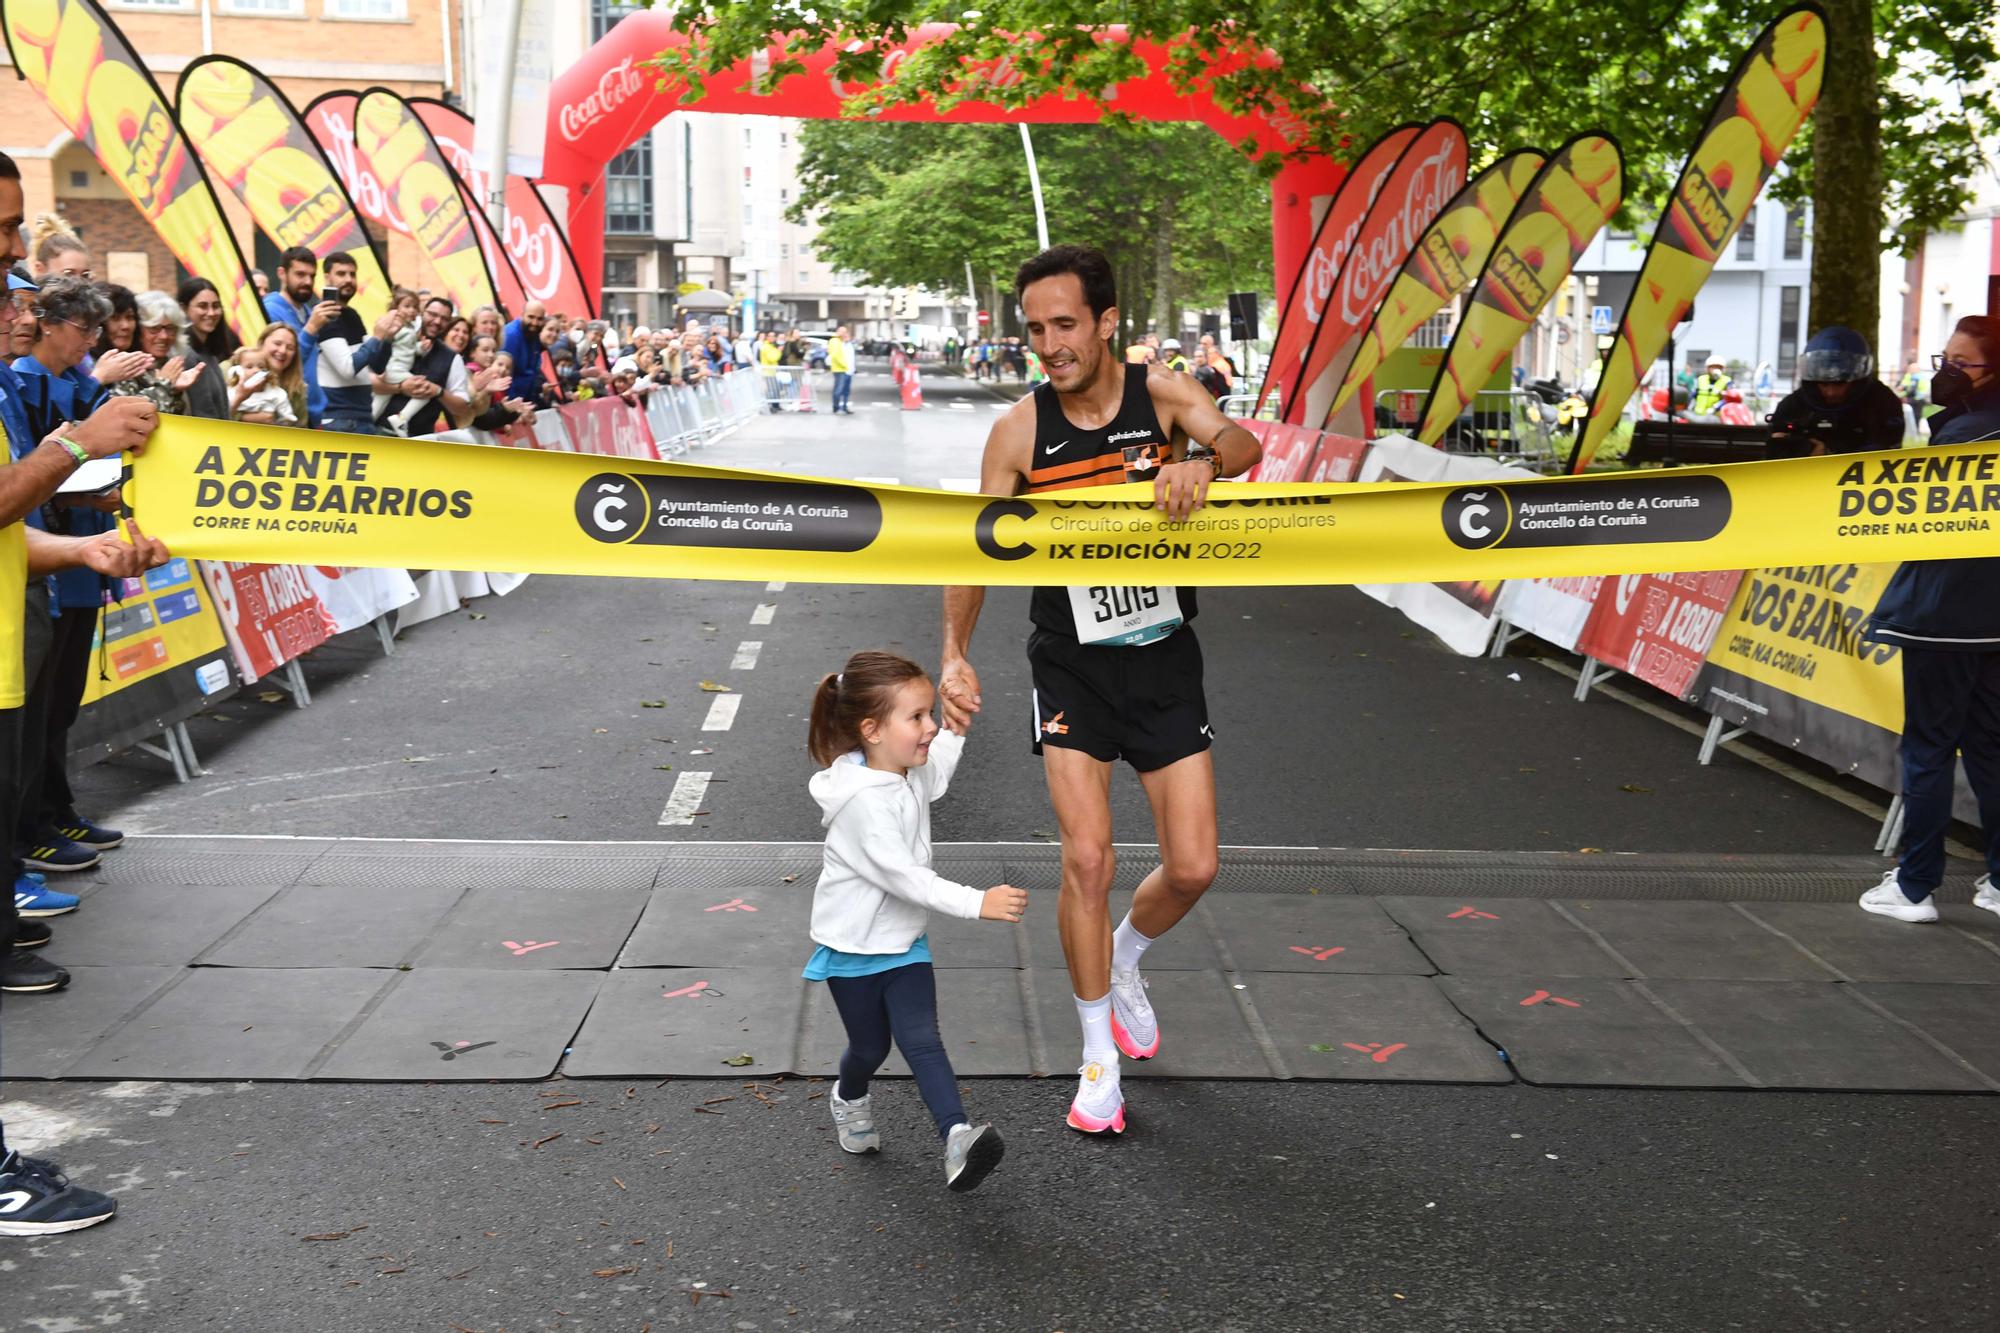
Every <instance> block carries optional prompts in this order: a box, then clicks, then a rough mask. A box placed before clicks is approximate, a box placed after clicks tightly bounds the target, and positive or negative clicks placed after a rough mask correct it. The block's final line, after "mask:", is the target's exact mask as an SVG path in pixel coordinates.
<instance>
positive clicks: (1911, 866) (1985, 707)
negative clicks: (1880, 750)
mask: <svg viewBox="0 0 2000 1333" xmlns="http://www.w3.org/2000/svg"><path fill="white" fill-rule="evenodd" d="M1936 365H1937V374H1936V376H1935V377H1933V378H1932V380H1931V400H1932V401H1933V402H1936V403H1940V404H1943V407H1944V410H1943V411H1941V412H1939V413H1938V414H1937V415H1936V416H1933V417H1932V418H1931V443H1932V444H1934V445H1938V444H1970V443H1976V442H1983V441H1989V440H2000V319H1995V318H1994V317H1992V316H1990V315H1970V316H1967V317H1966V318H1964V319H1961V320H1960V321H1959V322H1958V327H1957V328H1956V329H1955V330H1953V332H1952V335H1951V340H1950V341H1949V342H1947V343H1946V344H1945V346H1944V353H1943V354H1942V355H1941V356H1939V357H1937V358H1936ZM1855 466H1857V467H1859V466H1861V465H1860V464H1858V463H1857V464H1856V465H1855ZM1862 638H1863V639H1864V640H1869V641H1873V642H1875V643H1885V644H1892V645H1894V646H1896V647H1899V648H1901V649H1902V650H1903V651H1902V657H1903V743H1902V759H1903V858H1902V861H1901V863H1900V864H1899V865H1898V866H1897V867H1896V868H1895V869H1894V870H1891V871H1889V872H1888V873H1887V874H1885V875H1883V876H1882V882H1881V883H1880V884H1877V885H1876V886H1875V887H1874V888H1872V889H1870V890H1868V892H1866V893H1864V894H1862V895H1861V906H1862V909H1863V910H1865V911H1869V912H1873V913H1875V914H1876V915H1878V916H1886V917H1893V918H1894V919H1896V920H1898V921H1919V922H1922V921H1935V920H1937V919H1938V910H1937V905H1936V903H1935V902H1933V901H1932V895H1933V894H1934V892H1935V891H1936V890H1937V888H1938V887H1939V886H1940V885H1941V884H1943V883H1944V870H1945V862H1944V855H1945V854H1944V841H1945V834H1946V833H1947V831H1948V830H1949V829H1950V827H1951V806H1952V793H1953V788H1954V786H1955V781H1956V775H1957V770H1958V761H1959V758H1960V756H1963V757H1964V760H1965V777H1966V781H1967V782H1968V783H1969V784H1970V785H1971V787H1972V794H1973V797H1974V798H1975V799H1976V800H1977V801H1978V803H1979V824H1980V828H1981V829H1982V830H1983V831H1984V833H1985V835H1986V873H1985V874H1984V875H1981V876H1980V877H1979V880H1978V882H1977V884H1975V885H1974V890H1973V899H1972V901H1973V905H1974V906H1976V907H1983V908H1985V909H1986V910H1987V911H1989V912H1994V913H2000V888H1996V887H1995V885H1994V877H1995V876H1996V875H2000V557H1992V556H1989V557H1984V558H1974V559H1966V560H1906V561H1904V562H1903V564H1902V565H1901V566H1900V567H1899V568H1898V569H1897V570H1896V573H1895V576H1894V577H1893V578H1891V579H1890V580H1889V586H1888V587H1887V588H1885V589H1883V591H1882V600H1881V601H1880V602H1879V603H1878V604H1877V605H1876V607H1875V614H1874V615H1873V616H1872V617H1870V618H1869V621H1868V624H1867V626H1866V627H1865V629H1864V630H1863V631H1862Z"/></svg>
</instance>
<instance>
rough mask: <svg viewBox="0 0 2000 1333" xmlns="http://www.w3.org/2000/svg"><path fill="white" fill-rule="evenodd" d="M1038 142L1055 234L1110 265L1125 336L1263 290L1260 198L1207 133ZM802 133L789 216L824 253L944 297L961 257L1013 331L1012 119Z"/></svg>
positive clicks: (1239, 162) (1265, 250) (838, 124)
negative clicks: (1095, 251)
mask: <svg viewBox="0 0 2000 1333" xmlns="http://www.w3.org/2000/svg"><path fill="white" fill-rule="evenodd" d="M1034 138H1035V157H1036V163H1037V166H1038V167H1039V169H1040V173H1041V178H1042V195H1043V198H1044V201H1045V203H1046V207H1047V211H1048V215H1049V229H1050V233H1051V235H1052V236H1053V237H1056V238H1060V239H1062V240H1066V241H1076V242H1081V243H1084V244H1090V245H1095V246H1097V247H1099V248H1100V249H1102V250H1103V251H1104V252H1105V254H1106V255H1107V256H1109V257H1110V259H1111V262H1112V264H1113V266H1114V268H1115V269H1116V271H1117V275H1118V290H1119V307H1120V311H1121V314H1122V315H1123V316H1124V324H1125V326H1124V335H1125V336H1126V337H1128V338H1129V337H1132V336H1135V335H1136V334H1137V333H1140V332H1143V331H1144V330H1145V329H1147V328H1149V327H1150V328H1156V329H1159V330H1162V331H1171V330H1173V329H1176V328H1178V327H1179V324H1180V312H1181V311H1182V310H1184V309H1187V308H1189V307H1191V306H1212V305H1220V304H1221V302H1222V298H1223V294H1224V293H1225V292H1228V291H1232V290H1256V289H1259V288H1263V287H1267V286H1269V285H1270V282H1271V228H1270V202H1269V193H1268V191H1267V189H1266V188H1265V185H1264V182H1263V180H1262V179H1261V177H1260V176H1259V174H1258V172H1257V171H1256V169H1255V167H1254V166H1253V165H1251V164H1250V163H1249V162H1248V161H1247V160H1246V159H1244V158H1243V157H1242V156H1241V155H1240V154H1238V153H1237V152H1236V151H1235V150H1234V149H1232V148H1230V147H1229V146H1228V145H1227V144H1225V143H1224V142H1223V141H1222V140H1221V139H1220V138H1218V137H1217V136H1216V135H1215V134H1214V133H1213V132H1211V131H1209V130H1207V129H1203V128H1201V127H1199V126H1192V125H1178V124H1173V125H1138V124H1124V125H1112V126H1106V127H1098V126H1078V125H1048V126H1040V127H1038V128H1037V129H1036V130H1035V133H1034ZM800 139H801V143H802V145H803V153H802V156H801V160H800V162H801V164H800V176H801V182H800V183H801V189H800V198H799V201H798V203H796V204H795V205H794V206H793V207H792V209H791V216H792V218H793V220H795V221H801V222H804V221H816V222H817V223H818V225H819V238H818V241H817V245H818V248H819V249H820V251H821V252H822V253H824V254H825V255H827V256H828V257H829V258H830V259H832V260H833V261H834V262H835V263H836V264H838V265H839V266H840V267H842V268H850V269H854V270H856V271H858V272H861V273H865V274H867V275H868V276H869V277H870V278H871V279H872V280H874V281H876V282H881V283H886V284H890V285H895V286H905V285H908V286H922V287H928V288H930V289H932V290H934V291H941V292H952V293H957V292H962V291H964V290H965V266H966V264H967V263H968V262H969V263H970V264H971V265H972V269H973V273H974V278H975V281H976V283H977V285H978V288H979V296H980V303H981V305H983V306H985V307H986V308H988V309H990V310H992V311H994V312H995V318H996V319H998V320H999V321H1000V327H1001V330H1002V331H1016V330H1015V329H1014V321H1013V301H1012V299H1011V297H1010V295H1009V293H1010V291H1011V288H1012V285H1013V275H1014V269H1015V267H1016V266H1017V265H1019V264H1020V262H1021V261H1022V260H1023V259H1025V258H1027V257H1028V256H1029V255H1031V254H1033V253H1034V251H1035V248H1036V238H1035V217H1034V205H1033V202H1032V200H1031V198H1030V195H1029V190H1028V174H1027V163H1026V160H1025V158H1024V157H1023V154H1022V151H1021V142H1020V137H1019V134H1018V132H1017V131H1016V130H1015V129H1014V128H1013V127H1012V126H1009V125H902V124H884V123H882V122H879V121H858V122H857V121H822V122H816V123H811V124H808V125H807V126H806V127H805V130H804V132H803V133H802V134H801V136H800Z"/></svg>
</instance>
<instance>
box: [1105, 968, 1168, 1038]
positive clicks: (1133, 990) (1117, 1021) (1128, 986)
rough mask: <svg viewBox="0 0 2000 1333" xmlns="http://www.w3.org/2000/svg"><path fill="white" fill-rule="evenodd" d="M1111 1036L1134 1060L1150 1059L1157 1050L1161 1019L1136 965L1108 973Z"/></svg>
mask: <svg viewBox="0 0 2000 1333" xmlns="http://www.w3.org/2000/svg"><path fill="white" fill-rule="evenodd" d="M1111 1039H1112V1040H1113V1041H1115V1042H1117V1043H1118V1049H1119V1050H1121V1051H1123V1052H1125V1054H1126V1056H1127V1057H1128V1058H1130V1059H1133V1060H1150V1059H1152V1058H1153V1057H1154V1056H1155V1055H1158V1054H1159V1052H1160V1021H1159V1019H1157V1018H1155V1017H1154V1016H1153V1002H1152V1001H1151V1000H1150V999H1148V998H1147V996H1146V979H1145V978H1144V977H1142V976H1140V975H1139V969H1138V968H1136V967H1135V968H1133V969H1132V970H1131V971H1130V972H1119V971H1115V970H1114V971H1113V972H1112V974H1111Z"/></svg>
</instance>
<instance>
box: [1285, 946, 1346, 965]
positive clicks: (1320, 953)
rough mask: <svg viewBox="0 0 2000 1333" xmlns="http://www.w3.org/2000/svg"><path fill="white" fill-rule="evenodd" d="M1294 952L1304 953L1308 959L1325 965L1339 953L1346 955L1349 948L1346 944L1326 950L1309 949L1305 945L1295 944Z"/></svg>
mask: <svg viewBox="0 0 2000 1333" xmlns="http://www.w3.org/2000/svg"><path fill="white" fill-rule="evenodd" d="M1292 952H1293V953H1302V954H1304V955H1305V956H1306V957H1308V958H1316V959H1318V960H1319V961H1320V962H1322V963H1324V962H1325V961H1326V960H1327V959H1329V958H1331V957H1333V956H1334V955H1335V954H1337V953H1346V952H1347V946H1346V945H1344V944H1337V945H1335V946H1334V947H1333V948H1331V949H1325V948H1315V949H1308V948H1307V947H1306V946H1305V945H1303V944H1294V945H1293V946H1292Z"/></svg>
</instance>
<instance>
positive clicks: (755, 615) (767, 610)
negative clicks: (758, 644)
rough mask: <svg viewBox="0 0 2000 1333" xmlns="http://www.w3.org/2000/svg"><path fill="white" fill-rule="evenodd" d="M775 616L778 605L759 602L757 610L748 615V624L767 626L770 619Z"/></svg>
mask: <svg viewBox="0 0 2000 1333" xmlns="http://www.w3.org/2000/svg"><path fill="white" fill-rule="evenodd" d="M777 614H778V605H777V603H776V602H759V603H758V604H757V609H756V610H755V611H752V612H751V613H750V623H751V624H753V625H768V624H770V623H771V617H772V616H775V615H777Z"/></svg>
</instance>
